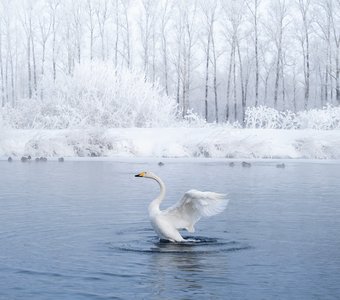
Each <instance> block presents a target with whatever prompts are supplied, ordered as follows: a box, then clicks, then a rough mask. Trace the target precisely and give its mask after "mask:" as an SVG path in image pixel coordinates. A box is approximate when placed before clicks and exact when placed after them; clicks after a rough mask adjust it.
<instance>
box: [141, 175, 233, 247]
mask: <svg viewBox="0 0 340 300" xmlns="http://www.w3.org/2000/svg"><path fill="white" fill-rule="evenodd" d="M135 177H144V178H150V179H153V180H155V181H157V182H158V184H159V186H160V189H161V191H160V194H159V196H158V197H157V198H156V199H155V200H153V201H152V202H151V203H150V205H149V216H150V220H151V224H152V227H153V228H154V230H155V231H156V233H157V234H158V236H159V237H160V238H161V239H165V240H169V241H172V242H183V241H185V240H184V239H183V237H182V236H181V234H180V233H179V230H181V229H186V230H187V231H189V232H194V231H195V228H194V225H195V224H196V222H197V221H198V220H199V219H200V218H201V217H210V216H213V215H216V214H218V213H220V212H222V211H223V210H224V209H225V208H226V206H227V204H228V200H227V199H225V196H226V195H224V194H218V193H213V192H200V191H196V190H190V191H188V192H186V193H185V194H184V196H183V198H182V199H181V200H180V201H178V202H177V203H176V204H175V205H173V206H171V207H169V208H168V209H166V210H160V208H159V206H160V204H161V202H162V201H163V199H164V197H165V185H164V183H163V181H162V180H161V179H160V178H159V177H158V176H156V175H155V174H153V173H151V172H142V173H139V174H137V175H135Z"/></svg>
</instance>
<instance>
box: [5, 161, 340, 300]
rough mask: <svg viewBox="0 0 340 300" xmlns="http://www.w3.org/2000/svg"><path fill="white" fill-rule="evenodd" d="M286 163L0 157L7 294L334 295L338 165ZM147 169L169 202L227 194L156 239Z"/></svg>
mask: <svg viewBox="0 0 340 300" xmlns="http://www.w3.org/2000/svg"><path fill="white" fill-rule="evenodd" d="M285 165H286V168H285V169H279V168H276V162H268V161H265V162H253V163H252V168H250V169H245V168H242V167H237V166H235V167H234V168H230V167H228V164H227V163H226V162H225V161H221V162H220V163H217V162H214V163H209V161H207V162H201V163H195V162H183V161H181V162H177V161H172V162H171V161H169V162H166V163H165V165H164V166H162V168H159V166H158V165H157V162H152V161H151V162H145V163H134V162H67V161H66V162H64V163H63V164H58V163H54V162H48V163H46V164H22V163H19V162H18V163H17V162H14V163H11V164H8V163H7V162H1V161H0V168H1V180H0V278H1V280H0V299H1V300H2V299H37V300H39V299H52V300H54V299H76V300H77V299H134V298H138V299H226V297H228V298H231V299H336V298H337V297H338V295H339V294H340V287H339V282H340V273H339V269H340V252H339V249H340V239H339V238H338V237H339V232H340V201H339V199H340V185H339V183H338V179H339V178H340V165H339V164H338V163H327V164H323V163H311V164H309V163H303V162H302V163H301V162H294V161H292V162H285ZM141 168H142V169H143V170H150V171H154V172H155V173H158V174H159V175H160V176H161V177H162V178H163V179H164V181H165V183H166V184H167V190H168V194H167V200H166V202H165V203H164V207H167V206H170V205H171V204H173V203H174V202H175V201H176V200H177V199H180V198H181V196H182V194H183V193H184V192H185V191H187V190H189V189H191V188H197V189H201V190H212V191H216V192H222V193H229V198H230V199H231V201H230V202H229V206H228V207H227V210H226V211H225V212H224V213H222V214H221V215H218V216H215V217H213V218H210V219H207V220H205V219H202V220H201V221H200V222H199V223H198V224H197V233H195V236H193V235H190V234H188V233H187V241H186V242H185V243H179V244H173V243H164V242H160V241H159V240H158V238H157V236H156V234H155V233H154V231H153V230H152V227H151V225H150V224H149V220H148V217H147V206H148V203H149V202H150V201H151V200H152V199H153V198H154V197H155V196H156V195H157V193H158V187H157V185H155V184H154V183H153V182H147V181H143V182H141V181H138V180H135V178H134V177H133V175H134V174H136V173H137V172H138V171H141ZM19 187H20V188H19ZM196 234H197V235H196Z"/></svg>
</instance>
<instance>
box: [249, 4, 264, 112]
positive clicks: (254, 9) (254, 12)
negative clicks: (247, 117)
mask: <svg viewBox="0 0 340 300" xmlns="http://www.w3.org/2000/svg"><path fill="white" fill-rule="evenodd" d="M246 4H247V6H248V9H249V11H250V13H251V16H252V23H253V30H254V56H255V106H258V104H259V78H260V67H259V45H258V44H259V33H258V28H259V12H258V11H259V7H260V4H261V0H248V1H246Z"/></svg>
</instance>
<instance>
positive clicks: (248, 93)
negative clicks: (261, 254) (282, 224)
mask: <svg viewBox="0 0 340 300" xmlns="http://www.w3.org/2000/svg"><path fill="white" fill-rule="evenodd" d="M339 52H340V0H210V1H206V0H187V1H181V0H22V1H20V0H0V103H1V106H5V105H11V106H13V107H15V106H16V105H17V104H18V103H19V102H20V100H21V99H23V98H25V99H27V98H28V99H30V98H37V99H40V100H41V101H44V97H45V93H44V90H45V89H48V86H49V85H51V84H53V83H54V82H55V81H56V80H58V78H59V77H61V76H65V74H67V75H72V72H73V70H74V68H75V65H76V64H82V62H84V61H93V62H95V61H98V60H100V61H105V62H107V63H111V64H113V65H114V67H115V68H116V71H117V72H119V71H120V70H122V69H138V70H142V71H143V73H144V74H145V79H146V80H148V81H151V82H155V81H159V82H160V83H161V84H162V85H163V86H164V92H165V93H166V94H167V95H171V96H173V98H174V99H175V101H177V104H178V107H179V108H180V110H181V113H182V115H183V116H185V115H186V114H187V112H188V111H189V110H191V109H193V110H194V111H196V112H198V113H199V114H201V115H202V116H203V117H204V118H205V119H206V120H207V121H210V122H212V121H215V122H225V121H230V122H233V121H239V122H242V121H243V120H244V116H245V109H246V107H248V106H259V105H267V106H270V107H274V108H276V109H279V110H285V109H290V110H293V111H298V110H301V109H310V108H315V107H322V106H324V105H325V104H328V103H330V104H332V105H339V104H340V65H339V64H340V57H339V56H340V53H339Z"/></svg>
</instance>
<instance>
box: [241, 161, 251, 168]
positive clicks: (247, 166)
mask: <svg viewBox="0 0 340 300" xmlns="http://www.w3.org/2000/svg"><path fill="white" fill-rule="evenodd" d="M242 167H244V168H250V167H251V163H248V162H246V161H243V162H242Z"/></svg>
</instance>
